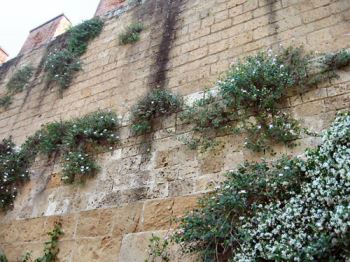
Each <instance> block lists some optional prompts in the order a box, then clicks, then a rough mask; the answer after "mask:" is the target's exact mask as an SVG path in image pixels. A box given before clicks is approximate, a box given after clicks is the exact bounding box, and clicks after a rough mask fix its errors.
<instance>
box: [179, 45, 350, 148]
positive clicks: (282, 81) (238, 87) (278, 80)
mask: <svg viewBox="0 0 350 262" xmlns="http://www.w3.org/2000/svg"><path fill="white" fill-rule="evenodd" d="M311 58H312V56H311V55H308V54H305V53H304V51H303V50H302V49H301V48H287V49H283V50H281V51H280V52H278V53H277V54H274V53H273V52H272V51H271V50H270V51H268V52H260V53H258V54H257V55H255V56H250V57H247V58H246V59H244V60H243V61H238V62H237V63H235V64H234V65H232V67H231V68H230V70H229V71H228V72H227V73H226V75H225V76H224V77H223V78H222V79H221V80H219V81H218V88H219V94H218V96H216V97H212V96H209V97H207V98H204V99H202V100H200V101H197V102H196V103H195V104H194V105H193V106H191V107H188V108H187V109H186V110H185V112H184V113H183V114H182V116H181V117H182V119H183V120H184V121H188V122H191V123H193V124H195V127H194V131H196V132H198V133H199V134H201V138H199V140H205V139H204V138H205V137H207V139H208V136H209V139H214V137H215V135H216V133H217V132H229V133H241V132H243V133H246V134H247V138H246V142H245V146H246V147H248V148H250V149H252V150H254V151H268V150H270V151H271V146H270V145H271V143H282V144H285V145H287V146H294V145H295V143H294V142H293V141H295V140H296V139H297V138H299V137H300V135H301V132H302V130H303V129H302V128H301V126H300V124H299V123H298V121H297V120H295V119H293V118H292V117H291V116H290V115H289V114H288V113H286V112H282V108H283V107H284V104H285V103H286V98H287V94H288V93H289V92H290V91H292V90H297V91H298V92H299V93H301V92H304V91H305V90H308V88H310V87H311V86H313V85H315V84H317V83H320V82H322V81H325V80H330V79H332V78H335V77H337V74H336V72H335V70H336V69H338V68H340V67H343V66H346V65H347V64H349V63H350V54H349V53H348V52H347V51H341V52H339V53H337V54H333V55H329V56H325V57H324V58H323V59H321V60H320V61H321V63H320V64H319V65H315V63H314V61H313V60H311ZM198 144H199V145H200V144H201V142H199V143H198ZM271 152H272V151H271Z"/></svg>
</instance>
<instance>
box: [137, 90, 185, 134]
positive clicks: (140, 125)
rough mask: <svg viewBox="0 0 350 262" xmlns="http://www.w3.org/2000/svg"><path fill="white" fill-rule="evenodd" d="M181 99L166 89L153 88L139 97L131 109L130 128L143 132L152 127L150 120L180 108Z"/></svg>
mask: <svg viewBox="0 0 350 262" xmlns="http://www.w3.org/2000/svg"><path fill="white" fill-rule="evenodd" d="M181 105H182V101H181V99H180V98H179V97H178V96H176V95H174V94H172V93H170V92H169V91H167V90H162V89H154V90H152V91H151V92H150V93H148V94H147V95H146V96H145V97H144V98H143V99H141V100H140V101H139V102H138V103H137V105H136V106H135V107H134V108H133V111H132V122H133V124H132V130H133V131H134V132H135V134H145V133H147V132H149V131H151V129H152V120H153V119H154V118H157V117H161V116H166V115H170V114H172V113H175V112H177V111H179V110H180V108H181Z"/></svg>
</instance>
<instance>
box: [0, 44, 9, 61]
mask: <svg viewBox="0 0 350 262" xmlns="http://www.w3.org/2000/svg"><path fill="white" fill-rule="evenodd" d="M7 57H8V55H7V53H6V52H5V51H4V50H2V49H1V47H0V65H1V64H2V63H4V62H6V60H7Z"/></svg>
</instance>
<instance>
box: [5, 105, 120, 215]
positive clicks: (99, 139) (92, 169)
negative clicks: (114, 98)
mask: <svg viewBox="0 0 350 262" xmlns="http://www.w3.org/2000/svg"><path fill="white" fill-rule="evenodd" d="M118 128H119V124H118V118H117V115H116V114H115V113H113V112H109V111H97V112H94V113H91V114H88V115H86V116H84V117H82V118H79V119H74V120H72V121H64V122H54V123H50V124H47V125H45V126H43V127H42V129H41V130H39V131H37V132H36V133H35V134H34V135H33V136H30V137H28V138H27V140H26V141H25V142H24V143H23V144H22V146H21V148H20V149H15V145H14V144H13V142H12V141H11V140H10V139H9V140H6V139H5V140H3V142H2V144H0V189H1V190H0V209H7V208H11V207H12V205H13V201H14V199H15V197H16V195H17V192H18V188H19V186H20V185H21V184H23V183H24V182H25V181H27V180H28V179H29V171H28V168H29V167H30V166H31V164H32V163H33V161H34V160H35V157H36V156H37V155H38V154H42V155H45V156H60V158H61V161H62V162H63V170H62V180H63V181H64V182H65V183H73V182H74V181H75V177H76V175H79V178H80V179H83V178H85V177H91V176H92V175H94V174H96V173H97V171H98V169H99V167H98V165H97V164H96V163H95V159H94V154H96V153H98V152H99V151H100V150H109V149H110V147H112V146H114V145H115V144H116V143H117V142H118V141H119V136H118Z"/></svg>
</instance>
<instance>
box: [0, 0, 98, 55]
mask: <svg viewBox="0 0 350 262" xmlns="http://www.w3.org/2000/svg"><path fill="white" fill-rule="evenodd" d="M98 3H99V0H0V46H2V47H3V48H4V49H5V50H6V51H7V53H9V54H10V57H14V56H16V55H17V53H18V52H19V50H20V48H21V47H22V44H23V43H24V41H25V39H26V38H27V36H28V34H29V31H30V30H31V29H33V28H35V27H37V26H39V25H41V24H42V23H45V22H46V21H48V20H50V19H51V18H54V17H55V16H57V15H59V14H62V13H64V14H65V15H66V16H67V17H68V19H70V21H71V22H72V23H73V24H77V23H79V22H81V21H82V20H86V19H89V18H91V17H92V16H93V15H94V13H95V10H96V8H97V5H98Z"/></svg>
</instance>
